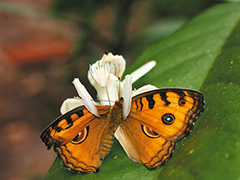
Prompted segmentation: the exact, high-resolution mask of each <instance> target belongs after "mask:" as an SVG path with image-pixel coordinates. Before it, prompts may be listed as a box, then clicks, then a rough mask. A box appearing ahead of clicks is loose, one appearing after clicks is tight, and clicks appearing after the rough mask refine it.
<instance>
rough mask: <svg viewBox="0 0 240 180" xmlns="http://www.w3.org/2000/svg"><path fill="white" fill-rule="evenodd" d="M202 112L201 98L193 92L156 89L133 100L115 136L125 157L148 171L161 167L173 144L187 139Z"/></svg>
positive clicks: (202, 103)
mask: <svg viewBox="0 0 240 180" xmlns="http://www.w3.org/2000/svg"><path fill="white" fill-rule="evenodd" d="M203 109H204V99H203V95H202V94H201V93H199V92H197V91H193V90H182V89H160V90H154V91H150V92H146V93H143V94H140V95H138V96H136V97H134V98H133V100H132V109H131V112H130V115H129V117H128V118H127V119H126V121H124V122H122V123H121V124H120V127H119V129H118V130H117V132H116V136H117V138H118V140H119V141H120V143H121V144H122V146H123V147H124V149H125V150H126V152H127V153H128V155H129V157H130V158H131V159H133V160H135V161H137V162H139V163H142V164H144V165H145V166H146V167H147V168H149V169H154V168H156V167H158V166H160V165H162V164H163V163H164V162H165V161H166V159H167V158H169V157H170V156H171V154H172V150H173V149H174V146H175V143H176V142H177V141H179V140H180V139H182V138H183V137H185V136H187V135H188V134H189V132H190V129H191V128H192V126H193V122H194V121H195V120H196V117H198V116H199V115H200V113H201V112H202V111H203Z"/></svg>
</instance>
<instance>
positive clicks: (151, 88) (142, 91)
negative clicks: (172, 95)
mask: <svg viewBox="0 0 240 180" xmlns="http://www.w3.org/2000/svg"><path fill="white" fill-rule="evenodd" d="M155 89H158V88H157V87H156V86H153V85H151V84H147V85H145V86H142V87H140V88H139V89H137V90H134V91H133V92H132V96H133V97H134V96H136V95H138V94H142V93H144V92H147V91H151V90H155Z"/></svg>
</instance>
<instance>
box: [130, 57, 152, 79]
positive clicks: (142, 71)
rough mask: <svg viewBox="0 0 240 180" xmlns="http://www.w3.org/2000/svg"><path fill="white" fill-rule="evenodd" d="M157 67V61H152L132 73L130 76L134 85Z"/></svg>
mask: <svg viewBox="0 0 240 180" xmlns="http://www.w3.org/2000/svg"><path fill="white" fill-rule="evenodd" d="M155 65H156V61H150V62H147V63H146V64H144V65H143V66H141V67H140V68H138V69H137V70H135V71H134V72H132V73H131V74H130V75H131V76H132V83H134V82H135V81H136V80H138V79H139V78H140V77H142V76H144V75H145V74H147V73H148V72H149V71H150V70H151V69H152V68H153V67H154V66H155Z"/></svg>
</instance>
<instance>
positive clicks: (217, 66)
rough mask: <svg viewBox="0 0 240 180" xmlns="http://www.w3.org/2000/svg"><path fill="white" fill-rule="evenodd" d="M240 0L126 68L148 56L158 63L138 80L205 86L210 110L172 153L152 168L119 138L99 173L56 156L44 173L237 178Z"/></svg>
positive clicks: (197, 21)
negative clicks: (76, 168)
mask: <svg viewBox="0 0 240 180" xmlns="http://www.w3.org/2000/svg"><path fill="white" fill-rule="evenodd" d="M239 19H240V3H226V4H222V5H218V6H216V7H214V8H211V9H209V10H207V11H206V12H204V13H202V14H201V15H199V16H197V17H196V18H194V19H193V20H192V21H190V22H189V23H187V24H185V25H184V26H183V27H182V28H181V29H179V30H178V31H176V32H175V33H174V34H172V35H171V36H169V37H168V38H166V39H164V40H163V41H161V42H160V43H159V44H157V45H155V46H153V47H151V48H149V49H148V50H147V51H145V53H144V54H143V55H142V56H141V57H140V58H139V59H137V60H136V61H135V62H134V64H133V65H132V66H131V67H130V68H129V69H128V72H132V71H133V70H134V69H136V67H139V66H141V65H142V64H143V63H144V62H146V61H149V60H156V61H157V65H156V67H155V68H154V69H153V70H152V71H151V72H150V73H148V74H147V75H146V76H144V77H143V78H142V79H141V80H139V81H138V82H137V83H136V84H135V85H134V86H135V87H140V86H141V85H144V84H147V83H151V84H154V85H156V86H157V87H159V88H162V87H182V88H192V89H197V90H200V91H201V92H203V94H204V95H205V98H206V110H205V112H204V113H203V114H202V115H201V117H200V118H199V119H198V121H197V122H196V125H195V127H194V130H193V132H192V133H191V134H190V136H188V137H187V138H186V139H184V140H182V141H181V142H180V143H178V145H177V147H176V149H175V152H174V154H173V156H172V158H170V159H169V161H168V162H167V163H166V164H165V165H164V166H162V167H160V168H158V169H156V170H154V171H149V170H147V169H146V168H145V167H144V166H143V165H141V164H138V163H136V162H133V161H131V160H130V159H129V158H128V157H127V155H126V154H125V152H124V151H123V150H122V148H121V147H120V145H119V144H118V143H117V142H115V144H114V145H113V148H112V151H111V152H110V154H109V155H108V156H107V157H106V159H105V160H104V162H103V164H102V165H101V168H100V171H99V172H98V173H96V174H93V173H90V174H84V175H81V174H72V173H71V172H69V171H68V170H66V169H64V168H62V165H61V162H60V160H59V159H58V158H57V159H56V161H55V162H54V164H53V166H52V167H51V169H50V170H49V172H48V174H47V176H46V179H66V178H69V179H91V180H92V179H105V180H107V179H111V180H112V179H142V180H145V179H147V180H149V179H184V180H185V179H204V180H205V179H231V180H232V179H233V180H234V179H239V177H240V156H239V153H240V138H239V137H240V131H239V129H240V121H239V117H240V111H239V109H240V103H239V100H240V23H239Z"/></svg>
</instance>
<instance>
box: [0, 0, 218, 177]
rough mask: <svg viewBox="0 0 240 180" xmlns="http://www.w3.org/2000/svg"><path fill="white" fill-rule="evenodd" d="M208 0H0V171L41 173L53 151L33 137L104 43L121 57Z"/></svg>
mask: <svg viewBox="0 0 240 180" xmlns="http://www.w3.org/2000/svg"><path fill="white" fill-rule="evenodd" d="M217 3H220V2H218V1H209V0H204V1H203V0H201V1H200V0H183V1H177V0H161V1H158V0H151V1H147V0H135V1H134V0H130V1H129V0H128V1H127V0H117V1H114V2H113V1H110V0H79V1H75V0H69V1H65V0H42V1H38V0H5V1H4V0H0V112H1V117H0V122H1V125H0V134H1V136H0V142H1V143H0V177H1V179H12V180H24V179H43V178H44V176H45V174H46V173H47V171H48V169H49V168H50V166H51V164H52V163H53V161H54V159H55V157H56V154H55V153H54V152H53V151H52V150H50V151H47V149H46V147H45V146H44V145H43V143H42V142H41V140H40V137H39V136H40V134H41V131H42V130H43V129H44V128H45V127H46V126H47V125H48V124H49V123H50V122H52V121H53V120H54V119H55V118H56V117H58V116H59V115H60V112H59V108H60V106H61V103H62V102H63V100H64V99H66V98H68V97H73V96H76V95H77V93H76V92H75V90H74V88H73V85H72V83H71V82H72V80H73V78H74V77H79V78H80V79H81V81H82V82H83V83H84V84H85V85H86V87H87V89H89V91H90V92H91V93H92V94H93V96H94V93H95V91H94V89H93V88H92V87H90V85H89V83H88V81H87V79H86V77H87V70H88V66H89V64H90V63H94V62H95V61H96V60H97V59H100V58H101V56H102V54H103V53H104V51H111V52H113V53H114V54H121V55H123V56H124V57H125V59H126V60H127V64H128V65H129V64H130V63H131V62H132V61H134V59H135V58H136V57H138V56H139V55H141V53H142V52H143V51H144V49H146V48H147V47H149V46H151V45H152V44H154V43H156V42H159V41H160V40H161V39H162V38H164V37H166V36H168V35H169V34H171V33H172V32H173V31H175V30H176V29H178V28H179V27H180V26H181V25H182V24H184V22H186V21H187V20H189V19H191V18H192V17H193V16H194V15H196V14H198V13H200V12H201V11H203V10H204V9H206V8H207V7H209V6H211V5H214V4H217Z"/></svg>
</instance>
